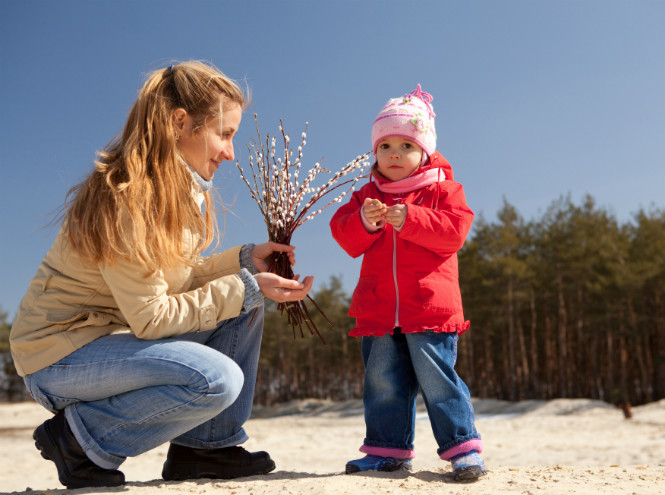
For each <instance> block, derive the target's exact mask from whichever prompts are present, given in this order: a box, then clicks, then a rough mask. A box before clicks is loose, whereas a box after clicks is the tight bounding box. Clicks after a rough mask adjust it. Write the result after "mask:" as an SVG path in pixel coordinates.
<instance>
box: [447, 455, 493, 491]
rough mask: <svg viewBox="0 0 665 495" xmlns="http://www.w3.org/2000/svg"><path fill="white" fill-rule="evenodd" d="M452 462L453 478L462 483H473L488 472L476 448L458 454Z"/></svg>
mask: <svg viewBox="0 0 665 495" xmlns="http://www.w3.org/2000/svg"><path fill="white" fill-rule="evenodd" d="M450 462H451V463H452V465H453V479H454V480H455V481H458V482H460V483H471V482H473V481H476V480H478V478H480V477H481V476H484V475H486V474H487V471H486V470H485V463H484V462H483V459H482V458H481V457H480V454H478V452H477V451H475V450H471V451H469V452H464V453H463V454H458V455H456V456H455V457H453V458H452V459H450Z"/></svg>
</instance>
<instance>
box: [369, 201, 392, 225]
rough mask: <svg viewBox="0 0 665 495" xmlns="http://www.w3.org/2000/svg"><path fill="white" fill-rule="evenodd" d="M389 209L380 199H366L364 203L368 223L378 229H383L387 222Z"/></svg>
mask: <svg viewBox="0 0 665 495" xmlns="http://www.w3.org/2000/svg"><path fill="white" fill-rule="evenodd" d="M387 211H388V208H387V207H386V205H385V204H383V203H382V202H381V201H379V200H378V199H372V198H365V201H364V202H363V215H365V218H366V219H367V221H368V222H369V223H371V224H374V225H376V226H377V227H382V226H383V224H384V223H385V220H386V212H387Z"/></svg>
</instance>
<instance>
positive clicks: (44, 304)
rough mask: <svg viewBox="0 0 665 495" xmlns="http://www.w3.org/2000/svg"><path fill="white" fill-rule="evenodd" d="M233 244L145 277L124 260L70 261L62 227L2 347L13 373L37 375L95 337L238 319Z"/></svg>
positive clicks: (150, 334) (166, 333)
mask: <svg viewBox="0 0 665 495" xmlns="http://www.w3.org/2000/svg"><path fill="white" fill-rule="evenodd" d="M240 249H241V247H240V246H238V247H234V248H231V249H229V250H227V251H224V252H222V253H218V254H214V255H212V256H210V257H208V258H203V257H202V258H200V260H199V262H198V263H197V264H196V265H195V266H194V267H189V266H181V267H177V268H176V269H172V270H169V271H159V272H157V273H155V274H152V275H149V274H147V272H146V270H145V269H142V268H141V267H139V266H138V265H134V264H131V263H129V262H126V261H118V262H117V263H115V264H113V265H112V266H109V265H107V264H103V263H102V264H95V263H91V262H90V261H88V260H85V259H83V258H81V257H80V256H78V254H77V253H76V252H75V251H74V250H73V249H72V247H71V245H70V243H69V241H68V240H67V238H66V236H65V235H63V232H62V230H61V231H60V233H59V234H58V236H57V237H56V239H55V241H54V243H53V246H51V249H50V250H49V251H48V253H47V254H46V257H45V258H44V259H43V260H42V263H41V264H40V265H39V269H38V270H37V273H36V274H35V277H34V278H33V279H32V281H31V282H30V285H29V287H28V291H27V293H26V294H25V296H24V297H23V300H22V301H21V304H20V306H19V310H18V313H17V314H16V318H15V320H14V324H13V326H12V329H11V334H10V337H9V342H10V346H11V352H12V357H13V358H14V363H15V365H16V369H17V371H18V373H19V375H21V376H25V375H28V374H30V373H34V372H36V371H39V370H40V369H42V368H45V367H47V366H50V365H51V364H53V363H55V362H57V361H59V360H60V359H62V358H63V357H65V356H67V355H68V354H70V353H72V352H74V351H75V350H77V349H79V348H81V347H83V346H84V345H86V344H88V343H89V342H92V341H93V340H95V339H96V338H99V337H101V336H103V335H108V334H111V333H116V332H128V331H131V332H134V334H136V336H137V337H139V338H140V339H160V338H165V337H172V336H175V335H180V334H184V333H187V332H196V331H203V330H210V329H213V328H215V326H217V323H218V322H219V321H221V320H226V319H229V318H234V317H236V316H238V315H239V314H240V311H241V309H242V306H243V301H244V298H245V286H244V284H243V282H242V280H241V279H240V277H239V276H238V275H237V273H238V272H239V271H240V269H241V267H240V261H239V255H240Z"/></svg>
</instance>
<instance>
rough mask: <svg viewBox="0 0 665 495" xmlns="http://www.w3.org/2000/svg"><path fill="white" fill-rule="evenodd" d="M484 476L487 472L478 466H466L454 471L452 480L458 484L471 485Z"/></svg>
mask: <svg viewBox="0 0 665 495" xmlns="http://www.w3.org/2000/svg"><path fill="white" fill-rule="evenodd" d="M486 474H487V471H485V470H484V469H482V468H481V467H479V466H468V467H463V468H458V469H456V470H455V471H454V472H453V479H454V480H455V481H457V482H458V483H473V482H474V481H478V479H479V478H480V477H482V476H485V475H486Z"/></svg>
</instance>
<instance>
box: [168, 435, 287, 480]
mask: <svg viewBox="0 0 665 495" xmlns="http://www.w3.org/2000/svg"><path fill="white" fill-rule="evenodd" d="M273 469H275V462H274V461H273V460H272V459H271V458H270V455H268V453H267V452H247V451H246V450H245V449H243V448H242V447H226V448H223V449H194V448H191V447H183V446H182V445H176V444H173V443H172V444H171V446H170V447H169V453H168V455H167V456H166V462H165V463H164V469H163V470H162V478H164V479H165V480H169V481H170V480H191V479H198V478H212V479H216V478H221V479H232V478H241V477H245V476H254V475H256V474H267V473H269V472H270V471H272V470H273Z"/></svg>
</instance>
